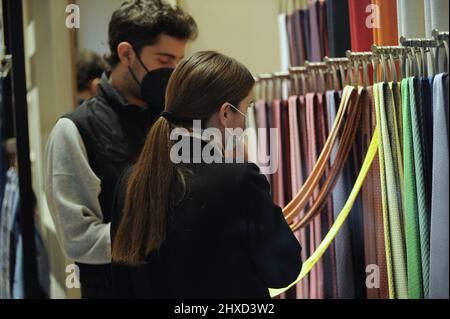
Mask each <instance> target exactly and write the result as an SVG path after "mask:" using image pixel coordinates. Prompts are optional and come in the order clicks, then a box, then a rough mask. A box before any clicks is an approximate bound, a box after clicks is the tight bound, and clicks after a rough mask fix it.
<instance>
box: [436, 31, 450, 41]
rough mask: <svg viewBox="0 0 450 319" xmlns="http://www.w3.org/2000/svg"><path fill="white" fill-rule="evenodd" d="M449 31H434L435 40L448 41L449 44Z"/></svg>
mask: <svg viewBox="0 0 450 319" xmlns="http://www.w3.org/2000/svg"><path fill="white" fill-rule="evenodd" d="M448 34H449V32H448V31H445V32H439V30H437V29H434V30H433V38H434V39H435V40H437V41H447V42H448Z"/></svg>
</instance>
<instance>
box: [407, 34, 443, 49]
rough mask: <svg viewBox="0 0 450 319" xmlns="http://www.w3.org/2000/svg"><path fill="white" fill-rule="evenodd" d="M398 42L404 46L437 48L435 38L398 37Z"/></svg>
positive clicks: (437, 44)
mask: <svg viewBox="0 0 450 319" xmlns="http://www.w3.org/2000/svg"><path fill="white" fill-rule="evenodd" d="M400 43H401V44H402V46H404V47H409V48H411V47H415V48H437V47H438V46H439V43H438V41H437V40H436V39H407V38H405V37H403V36H402V37H400Z"/></svg>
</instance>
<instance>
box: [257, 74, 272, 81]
mask: <svg viewBox="0 0 450 319" xmlns="http://www.w3.org/2000/svg"><path fill="white" fill-rule="evenodd" d="M258 78H259V81H266V80H272V79H273V76H272V74H270V73H264V74H260V75H259V76H258Z"/></svg>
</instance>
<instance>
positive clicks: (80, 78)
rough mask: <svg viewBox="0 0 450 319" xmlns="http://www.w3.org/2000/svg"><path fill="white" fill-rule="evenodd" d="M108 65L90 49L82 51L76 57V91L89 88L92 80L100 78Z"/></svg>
mask: <svg viewBox="0 0 450 319" xmlns="http://www.w3.org/2000/svg"><path fill="white" fill-rule="evenodd" d="M107 68H108V65H107V64H106V62H105V60H104V59H103V58H102V57H101V56H99V55H98V54H96V53H94V52H90V51H82V52H80V53H79V54H78V58H77V90H78V92H82V91H85V90H87V89H89V85H90V84H91V82H92V80H95V79H97V78H100V77H101V76H102V74H103V72H105V71H106V69H107Z"/></svg>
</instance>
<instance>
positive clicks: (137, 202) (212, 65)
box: [112, 51, 255, 265]
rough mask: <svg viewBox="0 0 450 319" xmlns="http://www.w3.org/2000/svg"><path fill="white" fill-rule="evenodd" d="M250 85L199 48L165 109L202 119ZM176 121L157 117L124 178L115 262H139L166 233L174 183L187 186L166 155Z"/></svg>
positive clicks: (229, 63)
mask: <svg viewBox="0 0 450 319" xmlns="http://www.w3.org/2000/svg"><path fill="white" fill-rule="evenodd" d="M254 84H255V81H254V78H253V76H252V75H251V73H250V72H249V71H248V70H247V68H246V67H245V66H244V65H242V64H241V63H239V62H237V61H236V60H234V59H232V58H230V57H227V56H225V55H222V54H220V53H217V52H213V51H205V52H198V53H195V54H194V55H192V56H191V57H189V58H186V59H184V60H183V61H181V62H180V64H179V65H178V66H177V68H176V69H175V71H174V73H173V75H172V77H171V78H170V81H169V84H168V87H167V93H166V108H165V111H166V112H170V113H172V114H173V115H174V117H175V118H183V119H185V120H186V119H192V120H195V119H197V120H198V119H199V120H205V119H208V118H209V117H210V116H212V115H213V114H214V113H215V112H216V111H217V110H218V109H219V108H220V106H221V105H223V104H224V103H226V102H229V103H232V104H234V103H236V104H234V105H238V104H239V103H240V102H241V101H242V100H243V99H245V98H246V97H247V95H248V94H249V93H250V91H251V90H252V88H253V86H254ZM176 126H177V125H176V124H174V122H172V121H171V122H169V121H168V120H167V119H166V118H164V117H160V118H159V119H158V120H157V121H156V123H155V124H154V125H153V127H152V128H151V129H150V132H149V133H148V135H147V139H146V141H145V145H144V148H143V150H142V152H141V154H140V156H139V159H138V162H137V164H136V166H135V167H134V169H133V171H132V173H131V175H130V177H129V180H128V185H127V190H126V196H125V207H124V211H123V216H122V220H121V222H120V224H119V227H118V230H117V233H116V236H115V240H114V242H113V249H112V258H113V261H114V262H116V263H123V264H128V265H140V264H142V263H144V261H145V256H147V255H148V254H149V253H150V252H152V251H153V250H156V249H159V247H160V246H161V244H162V243H163V242H164V240H165V238H166V229H167V221H168V218H167V215H168V212H169V211H170V209H172V208H173V207H174V205H175V204H176V202H177V200H176V198H175V196H173V193H174V192H173V191H174V189H173V187H174V185H182V191H181V192H180V193H181V194H184V193H185V191H186V176H187V174H186V171H184V170H183V168H182V167H181V166H180V165H175V164H174V163H173V162H172V161H171V159H170V149H171V147H172V146H173V142H172V141H171V140H170V132H171V129H173V128H175V127H176ZM178 183H179V184H178ZM182 196H183V195H181V197H182Z"/></svg>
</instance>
